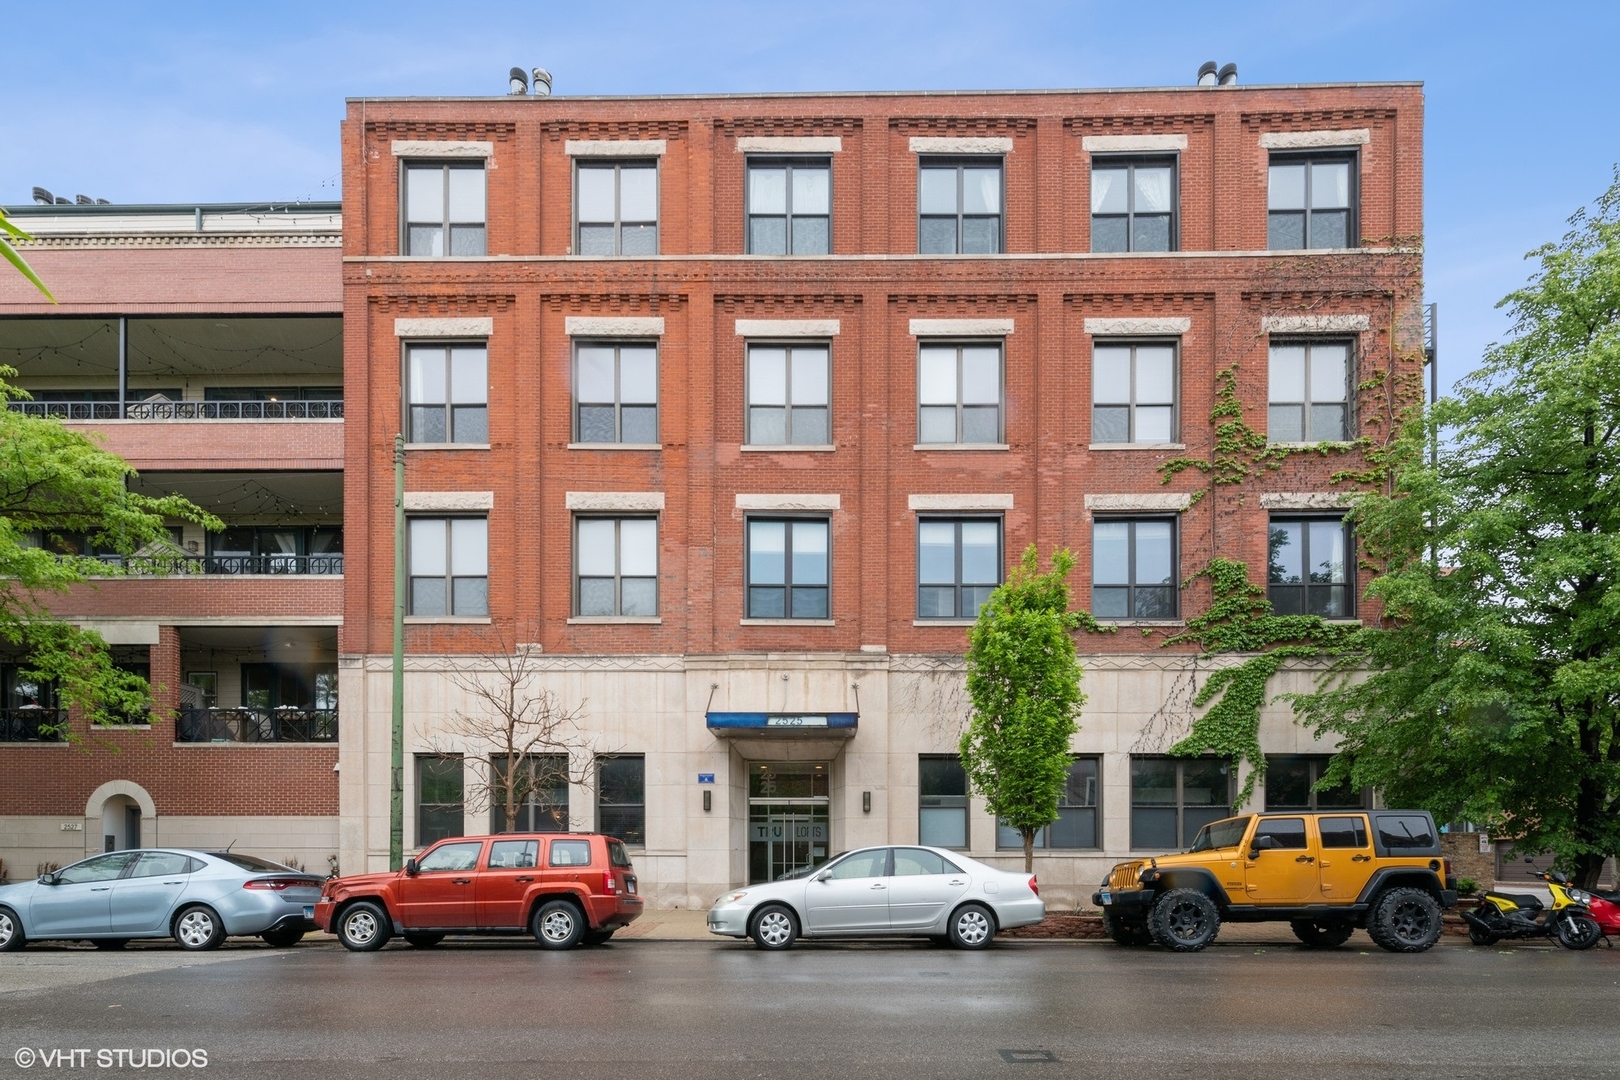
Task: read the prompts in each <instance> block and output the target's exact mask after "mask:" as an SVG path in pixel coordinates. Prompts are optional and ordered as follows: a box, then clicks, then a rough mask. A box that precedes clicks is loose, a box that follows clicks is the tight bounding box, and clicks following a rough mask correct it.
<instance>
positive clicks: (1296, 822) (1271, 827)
mask: <svg viewBox="0 0 1620 1080" xmlns="http://www.w3.org/2000/svg"><path fill="white" fill-rule="evenodd" d="M1262 836H1269V837H1271V839H1273V840H1275V841H1276V844H1275V845H1273V846H1274V847H1276V848H1278V849H1286V850H1289V851H1304V850H1305V849H1306V848H1308V847H1310V844H1309V843H1308V842H1307V841H1306V839H1305V819H1304V818H1302V817H1279V818H1261V819H1260V824H1258V825H1256V826H1255V827H1254V837H1253V838H1252V839H1251V840H1250V843H1251V844H1252V845H1253V846H1254V847H1256V848H1260V847H1261V845H1260V844H1258V843H1256V842H1255V841H1258V840H1259V839H1260V838H1261V837H1262ZM1261 850H1264V848H1261Z"/></svg>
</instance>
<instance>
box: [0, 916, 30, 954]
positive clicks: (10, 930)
mask: <svg viewBox="0 0 1620 1080" xmlns="http://www.w3.org/2000/svg"><path fill="white" fill-rule="evenodd" d="M27 944H28V938H27V937H25V936H24V935H23V928H22V920H21V919H19V918H17V913H16V912H14V911H12V910H11V909H10V908H3V907H0V952H13V951H15V950H17V949H20V948H22V947H23V946H25V945H27Z"/></svg>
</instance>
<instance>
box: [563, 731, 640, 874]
mask: <svg viewBox="0 0 1620 1080" xmlns="http://www.w3.org/2000/svg"><path fill="white" fill-rule="evenodd" d="M646 772H647V762H646V759H645V758H643V757H642V756H641V755H640V754H629V755H622V756H618V757H604V758H599V759H597V773H596V829H597V831H598V832H601V833H605V834H606V835H608V836H616V837H618V838H619V839H620V840H623V841H624V842H625V843H627V844H645V843H646V842H647V796H646ZM556 845H557V841H555V840H554V841H552V848H553V849H554V850H555V848H556ZM589 859H590V856H589V855H588V854H587V856H586V861H589Z"/></svg>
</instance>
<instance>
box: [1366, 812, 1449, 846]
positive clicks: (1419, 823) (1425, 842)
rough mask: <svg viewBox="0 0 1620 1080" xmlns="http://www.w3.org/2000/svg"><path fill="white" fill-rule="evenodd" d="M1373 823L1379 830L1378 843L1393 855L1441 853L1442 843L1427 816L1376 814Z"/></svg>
mask: <svg viewBox="0 0 1620 1080" xmlns="http://www.w3.org/2000/svg"><path fill="white" fill-rule="evenodd" d="M1373 823H1374V827H1375V828H1377V830H1378V843H1379V844H1380V845H1381V846H1382V847H1383V848H1384V850H1385V851H1387V852H1389V853H1390V854H1391V855H1408V854H1424V855H1427V854H1429V853H1430V852H1433V853H1434V854H1436V855H1438V854H1439V853H1440V843H1439V841H1438V840H1436V839H1435V836H1434V830H1433V828H1432V827H1431V826H1430V824H1429V819H1428V818H1426V817H1420V816H1419V815H1417V814H1374V815H1373Z"/></svg>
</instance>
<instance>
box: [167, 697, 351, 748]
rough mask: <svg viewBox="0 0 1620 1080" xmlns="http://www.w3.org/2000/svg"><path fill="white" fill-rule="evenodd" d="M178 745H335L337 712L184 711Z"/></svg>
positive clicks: (177, 728) (178, 726)
mask: <svg viewBox="0 0 1620 1080" xmlns="http://www.w3.org/2000/svg"><path fill="white" fill-rule="evenodd" d="M174 737H175V741H176V742H185V743H219V742H224V743H295V742H313V743H334V742H337V737H338V711H337V710H336V709H290V708H281V709H258V708H252V707H249V706H242V707H241V708H236V709H181V710H180V715H179V717H178V719H177V720H176V722H175V725H174Z"/></svg>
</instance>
